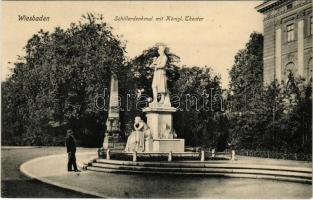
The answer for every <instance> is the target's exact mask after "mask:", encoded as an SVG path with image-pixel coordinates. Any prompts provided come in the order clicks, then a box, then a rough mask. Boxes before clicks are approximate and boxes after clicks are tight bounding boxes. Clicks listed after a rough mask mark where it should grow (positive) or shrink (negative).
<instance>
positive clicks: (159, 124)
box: [143, 106, 176, 139]
mask: <svg viewBox="0 0 313 200" xmlns="http://www.w3.org/2000/svg"><path fill="white" fill-rule="evenodd" d="M143 112H145V113H146V117H147V124H148V126H149V128H150V130H151V132H152V137H153V139H159V138H160V133H161V131H162V129H163V128H164V126H165V125H168V127H169V128H171V129H172V128H173V119H172V113H174V112H176V108H173V107H157V106H156V107H148V108H144V109H143Z"/></svg>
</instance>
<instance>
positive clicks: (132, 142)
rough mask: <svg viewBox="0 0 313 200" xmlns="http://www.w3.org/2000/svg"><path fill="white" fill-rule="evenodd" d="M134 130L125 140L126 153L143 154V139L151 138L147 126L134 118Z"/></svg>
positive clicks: (139, 119)
mask: <svg viewBox="0 0 313 200" xmlns="http://www.w3.org/2000/svg"><path fill="white" fill-rule="evenodd" d="M134 129H135V131H133V132H132V133H131V134H130V135H129V136H128V139H127V143H126V148H125V151H126V152H133V151H137V152H143V151H144V150H145V139H149V138H151V132H150V128H149V127H148V125H147V124H146V123H145V122H144V121H143V120H142V119H141V118H140V117H135V123H134Z"/></svg>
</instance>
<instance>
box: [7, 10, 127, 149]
mask: <svg viewBox="0 0 313 200" xmlns="http://www.w3.org/2000/svg"><path fill="white" fill-rule="evenodd" d="M25 51H26V56H25V57H23V59H22V61H20V62H18V63H15V67H14V69H13V74H12V76H11V77H10V78H9V79H8V80H7V81H6V82H5V83H4V84H2V89H3V94H4V95H3V96H2V102H3V103H2V119H3V134H2V135H3V136H4V138H3V139H4V141H11V138H15V137H16V136H18V137H20V138H21V139H20V140H19V143H21V144H23V145H28V144H37V145H43V144H45V145H47V144H50V143H51V144H61V143H63V141H62V140H63V137H64V130H65V129H67V128H72V129H73V130H74V132H75V133H76V136H77V138H78V141H83V143H84V144H85V145H90V144H92V143H94V142H93V141H101V138H102V135H103V134H102V132H103V128H104V122H105V118H106V113H105V112H102V111H98V110H95V109H94V98H95V96H96V95H97V94H102V93H103V88H104V87H105V86H108V84H109V81H110V75H111V72H115V73H117V74H123V73H125V72H123V71H124V66H125V65H124V63H125V57H124V52H125V45H124V44H123V43H122V42H121V41H120V40H119V38H118V36H115V35H113V34H112V28H111V27H109V26H108V25H107V24H106V23H104V22H103V21H102V17H101V16H94V15H92V14H88V15H87V16H83V19H82V20H81V21H80V22H79V23H78V24H74V23H72V24H71V25H70V27H69V28H68V29H65V30H64V29H61V28H59V27H57V28H55V30H54V31H53V32H52V33H49V32H45V31H43V30H40V31H39V32H38V33H37V34H35V35H33V36H32V38H30V39H29V40H28V42H27V44H26V46H25ZM12 91H14V92H12ZM12 118H13V122H14V123H12V121H11V120H12ZM56 140H57V141H56Z"/></svg>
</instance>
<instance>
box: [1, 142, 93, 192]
mask: <svg viewBox="0 0 313 200" xmlns="http://www.w3.org/2000/svg"><path fill="white" fill-rule="evenodd" d="M90 150H92V151H93V149H85V148H78V151H82V152H85V151H90ZM65 152H66V148H65V147H29V146H27V147H11V146H2V147H1V197H5V198H30V197H32V198H92V197H94V196H90V195H85V194H82V193H79V192H75V191H72V190H66V189H63V188H60V187H55V186H52V185H48V184H45V183H42V182H39V181H37V180H34V179H31V178H29V177H27V176H25V175H24V174H22V173H21V172H20V170H19V168H20V166H21V165H22V164H23V163H24V162H26V161H28V160H31V159H34V158H37V157H41V156H48V155H55V154H62V153H65Z"/></svg>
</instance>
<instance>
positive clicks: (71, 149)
mask: <svg viewBox="0 0 313 200" xmlns="http://www.w3.org/2000/svg"><path fill="white" fill-rule="evenodd" d="M65 143H66V148H67V154H68V163H67V171H75V172H79V170H78V169H77V165H76V156H75V153H76V143H75V139H74V136H73V131H72V130H71V129H69V130H67V131H66V141H65ZM72 166H73V168H74V170H73V169H72Z"/></svg>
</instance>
